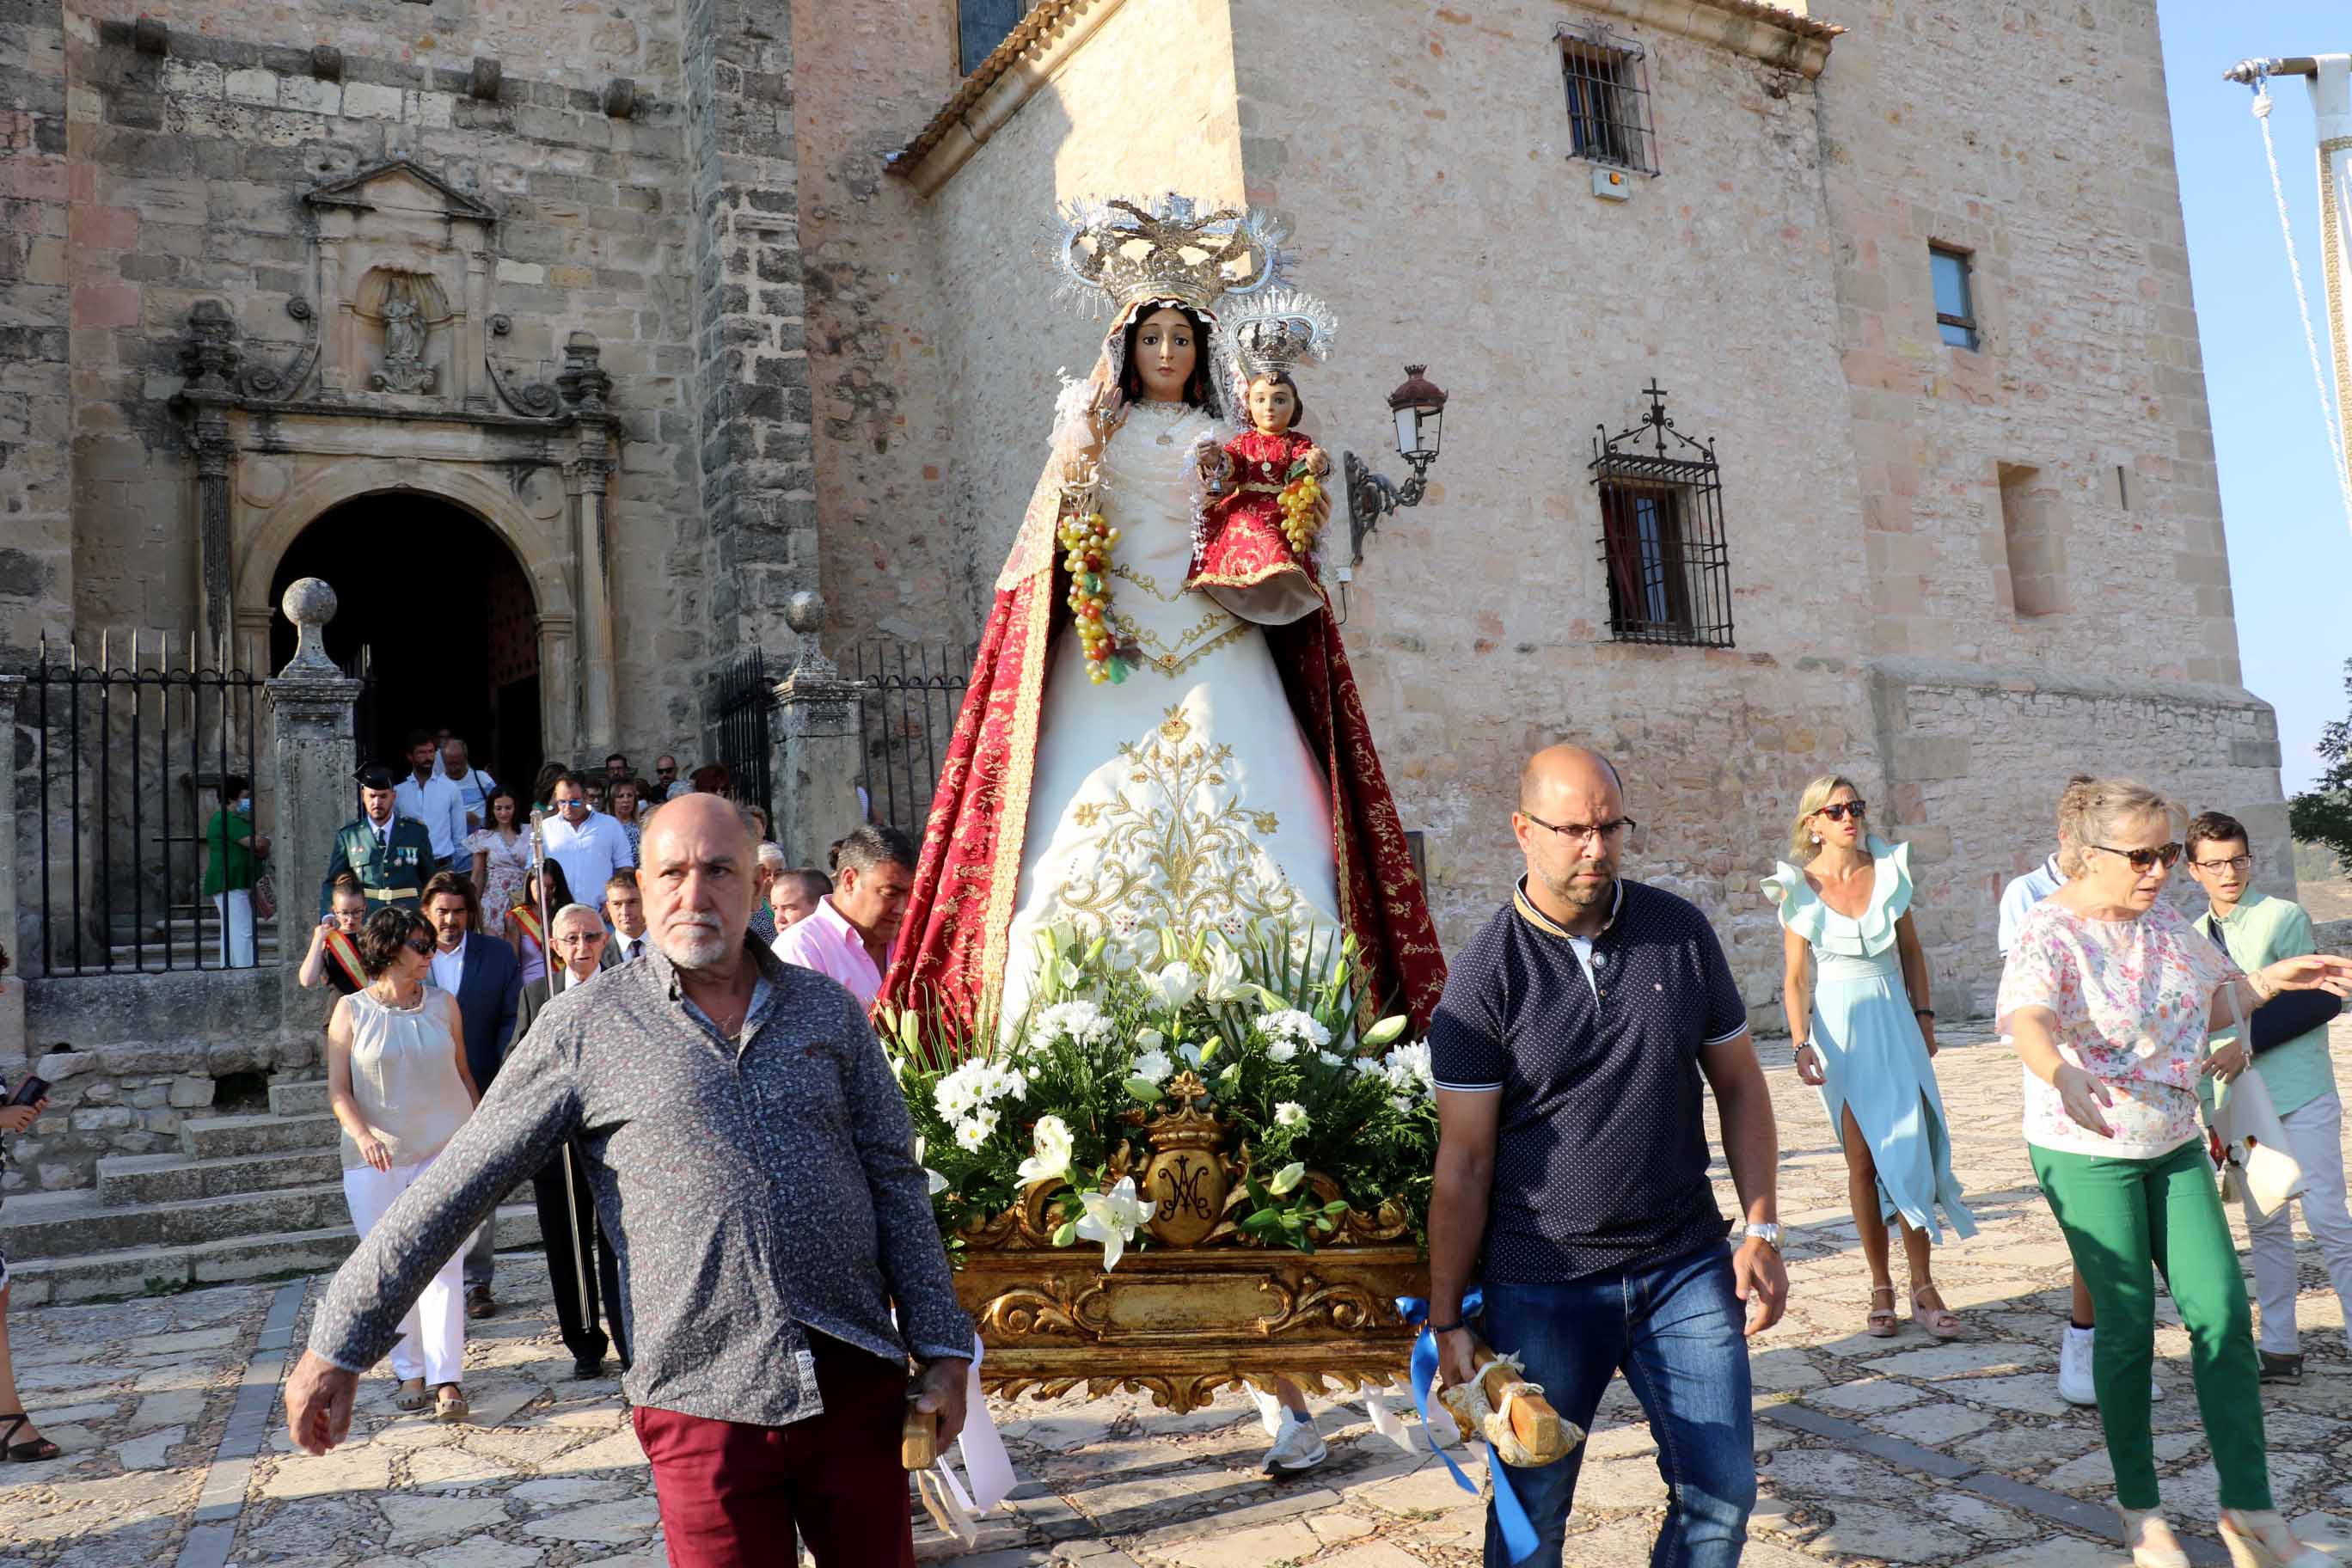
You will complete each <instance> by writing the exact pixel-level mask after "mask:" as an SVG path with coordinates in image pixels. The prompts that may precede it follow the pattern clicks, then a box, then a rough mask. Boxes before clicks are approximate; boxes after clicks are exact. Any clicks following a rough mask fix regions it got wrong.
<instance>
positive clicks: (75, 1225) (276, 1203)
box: [0, 1177, 351, 1268]
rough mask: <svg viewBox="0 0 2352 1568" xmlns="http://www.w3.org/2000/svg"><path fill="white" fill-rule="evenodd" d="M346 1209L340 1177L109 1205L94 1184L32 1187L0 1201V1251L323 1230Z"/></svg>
mask: <svg viewBox="0 0 2352 1568" xmlns="http://www.w3.org/2000/svg"><path fill="white" fill-rule="evenodd" d="M350 1218H351V1211H350V1210H349V1208H348V1207H346V1206H345V1204H344V1200H343V1184H342V1181H341V1178H340V1177H339V1178H338V1179H336V1180H335V1181H333V1182H322V1183H320V1184H318V1185H315V1186H308V1187H289V1188H286V1189H284V1190H282V1191H278V1192H268V1193H244V1194H236V1195H234V1196H228V1197H217V1198H201V1197H200V1198H184V1199H181V1200H179V1201H176V1202H171V1203H149V1204H137V1205H131V1206H128V1207H123V1208H110V1207H108V1206H107V1205H105V1204H103V1203H101V1202H100V1199H99V1195H98V1194H97V1192H96V1191H94V1190H92V1189H89V1188H83V1189H81V1190H79V1191H73V1192H61V1193H39V1194H35V1195H33V1196H31V1197H24V1198H11V1199H9V1200H8V1206H7V1207H6V1208H5V1209H0V1252H5V1253H6V1254H7V1256H8V1258H9V1264H10V1267H11V1268H14V1267H15V1264H16V1259H17V1258H26V1259H33V1258H75V1257H80V1256H83V1255H85V1254H89V1253H97V1252H117V1251H124V1250H128V1249H130V1248H133V1247H194V1246H196V1245H198V1244H200V1243H203V1242H207V1241H229V1240H234V1239H236V1238H239V1237H267V1236H269V1235H272V1234H274V1233H277V1232H281V1231H289V1232H290V1231H305V1230H323V1229H329V1228H331V1227H332V1226H337V1225H341V1224H343V1223H345V1222H347V1221H348V1220H349V1219H350Z"/></svg>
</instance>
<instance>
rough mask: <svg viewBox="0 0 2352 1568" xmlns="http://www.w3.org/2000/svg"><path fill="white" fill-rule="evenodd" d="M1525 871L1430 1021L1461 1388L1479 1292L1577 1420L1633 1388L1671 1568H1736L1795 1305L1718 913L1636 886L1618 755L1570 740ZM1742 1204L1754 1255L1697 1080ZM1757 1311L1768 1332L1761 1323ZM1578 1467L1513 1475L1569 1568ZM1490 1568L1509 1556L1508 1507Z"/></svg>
mask: <svg viewBox="0 0 2352 1568" xmlns="http://www.w3.org/2000/svg"><path fill="white" fill-rule="evenodd" d="M1511 825H1512V828H1513V830H1514V831H1515V832H1516V833H1517V837H1518V841H1519V848H1520V850H1521V851H1522V852H1523V853H1524V854H1525V855H1526V857H1527V863H1528V871H1527V875H1526V877H1525V878H1523V879H1521V880H1520V882H1519V884H1518V887H1517V890H1516V891H1515V892H1514V893H1513V895H1512V899H1511V901H1510V903H1508V904H1507V905H1506V906H1505V907H1504V908H1503V909H1502V910H1501V911H1500V912H1499V913H1497V914H1496V916H1495V917H1494V919H1492V920H1490V921H1487V922H1486V928H1485V929H1484V930H1482V931H1480V932H1479V933H1478V935H1477V936H1476V937H1475V939H1473V940H1472V942H1471V943H1470V945H1469V947H1468V948H1467V949H1466V950H1465V951H1464V952H1463V953H1462V955H1461V956H1460V957H1459V958H1457V959H1455V960H1454V963H1453V965H1452V968H1451V971H1450V975H1449V978H1448V979H1447V981H1446V984H1445V995H1444V999H1443V1000H1442V1001H1441V1002H1440V1003H1439V1004H1438V1007H1437V1013H1436V1016H1435V1017H1434V1018H1433V1020H1432V1021H1431V1024H1430V1029H1429V1047H1430V1057H1431V1065H1432V1068H1433V1070H1434V1073H1435V1076H1436V1079H1437V1117H1438V1148H1437V1179H1436V1189H1435V1192H1434V1194H1433V1196H1432V1199H1431V1203H1430V1210H1429V1276H1430V1292H1429V1294H1430V1322H1431V1325H1432V1326H1433V1328H1435V1329H1436V1330H1437V1331H1438V1336H1437V1342H1438V1355H1439V1366H1440V1368H1441V1370H1442V1371H1443V1373H1444V1377H1445V1381H1446V1382H1447V1383H1448V1384H1457V1383H1466V1382H1467V1381H1469V1378H1470V1375H1471V1367H1470V1351H1471V1342H1470V1335H1469V1333H1468V1331H1466V1329H1465V1326H1464V1324H1463V1321H1462V1298H1463V1293H1464V1292H1465V1290H1467V1289H1469V1288H1470V1286H1471V1285H1472V1284H1473V1283H1479V1284H1481V1285H1482V1287H1483V1289H1484V1290H1485V1293H1486V1308H1485V1317H1484V1320H1483V1321H1482V1323H1481V1324H1480V1327H1481V1329H1482V1330H1483V1331H1484V1334H1485V1337H1486V1342H1487V1343H1488V1344H1490V1345H1492V1346H1494V1348H1495V1349H1496V1352H1502V1353H1510V1354H1517V1355H1518V1356H1520V1357H1521V1358H1523V1359H1524V1360H1525V1362H1526V1364H1527V1375H1528V1379H1529V1380H1530V1381H1531V1382H1535V1383H1538V1384H1542V1385H1543V1388H1544V1393H1545V1394H1546V1396H1547V1397H1548V1398H1549V1399H1550V1401H1551V1403H1552V1405H1553V1406H1554V1407H1555V1408H1556V1409H1558V1410H1559V1414H1560V1415H1561V1416H1562V1417H1563V1418H1564V1419H1566V1420H1570V1421H1573V1422H1575V1423H1576V1424H1577V1425H1578V1426H1584V1427H1588V1428H1589V1427H1590V1426H1591V1424H1592V1415H1593V1411H1594V1410H1595V1408H1596V1407H1598V1405H1600V1403H1601V1394H1602V1392H1603V1391H1604V1390H1605V1389H1606V1388H1607V1387H1608V1386H1609V1379H1610V1378H1611V1376H1612V1374H1614V1373H1618V1372H1621V1371H1622V1373H1624V1374H1625V1381H1626V1382H1627V1383H1628V1384H1631V1385H1632V1387H1633V1394H1634V1396H1635V1397H1636V1398H1638V1399H1639V1400H1640V1401H1641V1402H1642V1408H1643V1410H1644V1411H1646V1412H1647V1413H1648V1415H1649V1417H1650V1429H1651V1431H1652V1432H1654V1434H1655V1435H1656V1436H1657V1440H1658V1469H1659V1472H1660V1473H1661V1474H1662V1475H1663V1476H1664V1479H1665V1482H1666V1488H1667V1491H1668V1494H1669V1500H1668V1502H1667V1506H1666V1517H1665V1521H1664V1523H1663V1524H1661V1525H1660V1526H1659V1528H1658V1542H1657V1546H1656V1549H1655V1552H1654V1554H1653V1556H1652V1557H1651V1562H1652V1563H1653V1564H1654V1568H1732V1564H1734V1563H1738V1561H1739V1553H1740V1550H1741V1546H1742V1544H1743V1543H1744V1542H1746V1540H1747V1538H1748V1510H1750V1509H1751V1508H1753V1507H1754V1506H1755V1502H1756V1451H1755V1434H1754V1428H1753V1425H1752V1421H1751V1418H1750V1415H1749V1410H1748V1347H1747V1343H1746V1339H1745V1335H1746V1334H1754V1333H1758V1332H1760V1331H1763V1330H1765V1329H1768V1328H1769V1327H1771V1326H1772V1325H1773V1324H1774V1323H1775V1322H1778V1321H1780V1312H1781V1309H1782V1307H1783V1305H1784V1303H1785V1302H1786V1300H1787V1298H1788V1293H1789V1279H1788V1275H1787V1273H1786V1272H1785V1271H1784V1270H1783V1269H1782V1268H1781V1266H1780V1226H1779V1225H1778V1224H1777V1223H1775V1219H1774V1216H1775V1214H1776V1212H1777V1210H1776V1206H1775V1204H1776V1198H1775V1181H1776V1176H1777V1170H1776V1167H1777V1166H1778V1164H1779V1162H1780V1134H1779V1131H1778V1130H1777V1128H1776V1127H1775V1126H1774V1123H1773V1119H1772V1101H1771V1097H1770V1093H1769V1090H1768V1089H1766V1087H1765V1083H1764V1073H1763V1069H1762V1068H1759V1066H1758V1065H1757V1061H1756V1048H1755V1045H1754V1043H1753V1042H1752V1041H1751V1040H1750V1039H1749V1037H1748V1015H1747V1009H1746V1007H1745V1005H1743V1004H1742V1003H1741V1001H1740V999H1739V992H1738V987H1737V986H1736V985H1734V984H1733V983H1732V978H1731V969H1730V966H1729V965H1728V964H1727V963H1725V962H1724V957H1723V948H1722V946H1721V944H1720V943H1718V942H1717V941H1716V937H1715V932H1714V931H1712V930H1710V929H1709V928H1708V926H1707V923H1706V916H1704V915H1702V914H1700V913H1699V911H1698V910H1696V909H1695V908H1693V907H1692V906H1691V905H1689V904H1688V903H1685V901H1683V900H1681V899H1678V898H1676V897H1675V896H1674V895H1673V894H1671V893H1668V892H1665V891H1663V890H1662V889H1657V888H1652V887H1646V886H1644V885H1643V884H1642V883H1640V882H1630V881H1624V880H1621V879H1619V877H1618V875H1617V858H1618V854H1619V851H1620V850H1621V849H1622V847H1623V845H1624V840H1625V836H1626V834H1627V833H1628V832H1629V831H1631V829H1632V828H1633V822H1632V821H1631V820H1630V819H1629V818H1628V817H1627V816H1625V808H1624V795H1623V786H1622V783H1621V782H1620V781H1619V779H1618V776H1617V771H1616V769H1615V768H1613V767H1612V766H1611V765H1610V763H1609V762H1608V760H1607V759H1606V758H1604V757H1601V756H1600V755H1599V754H1597V753H1596V752H1589V751H1586V750H1584V749H1583V748H1582V747H1580V746H1553V747H1551V748H1549V749H1548V750H1545V751H1541V752H1537V753H1536V754H1535V756H1534V757H1533V758H1531V759H1530V760H1529V761H1528V765H1527V770H1526V772H1524V773H1521V774H1520V777H1519V809H1518V811H1517V813H1515V814H1514V815H1513V816H1512V819H1511ZM1701 1079H1705V1080H1706V1084H1707V1086H1708V1087H1710V1088H1712V1089H1714V1091H1715V1099H1716V1105H1717V1109H1718V1110H1720V1112H1721V1115H1722V1120H1723V1145H1724V1150H1723V1152H1724V1158H1725V1161H1726V1162H1727V1163H1728V1164H1729V1165H1730V1167H1731V1179H1732V1182H1733V1184H1734V1185H1736V1186H1737V1187H1738V1191H1739V1200H1740V1204H1741V1206H1742V1207H1743V1208H1744V1209H1745V1210H1746V1212H1747V1221H1748V1225H1747V1235H1746V1238H1745V1239H1744V1240H1743V1241H1742V1242H1741V1243H1740V1245H1739V1247H1738V1249H1737V1250H1736V1251H1735V1250H1734V1249H1733V1248H1732V1247H1730V1246H1729V1245H1728V1244H1727V1241H1726V1239H1725V1237H1726V1234H1727V1231H1728V1229H1729V1226H1727V1224H1726V1222H1725V1220H1724V1217H1723V1215H1722V1213H1721V1211H1720V1210H1718V1209H1717V1206H1716V1202H1715V1190H1714V1188H1713V1186H1712V1185H1711V1184H1709V1182H1708V1180H1707V1173H1706V1171H1707V1147H1706V1121H1705V1120H1704V1116H1703V1111H1702V1108H1701V1095H1700V1080H1701ZM1742 1302H1751V1303H1753V1305H1754V1308H1755V1315H1754V1316H1753V1317H1752V1318H1749V1319H1748V1321H1747V1324H1746V1327H1745V1330H1744V1331H1743V1329H1742V1325H1741V1319H1742V1317H1743V1316H1745V1313H1744V1310H1743V1308H1742V1306H1741V1303H1742ZM1583 1462H1584V1451H1583V1449H1582V1448H1579V1449H1578V1450H1577V1451H1576V1452H1575V1453H1572V1454H1570V1455H1569V1456H1568V1458H1564V1459H1561V1460H1559V1461H1558V1462H1557V1463H1554V1464H1550V1465H1545V1466H1540V1467H1537V1468H1528V1469H1514V1470H1512V1471H1511V1472H1510V1481H1511V1485H1512V1488H1513V1489H1514V1490H1515V1491H1516V1492H1517V1495H1518V1498H1519V1500H1520V1502H1521V1503H1522V1504H1523V1505H1524V1506H1525V1507H1526V1509H1527V1511H1528V1519H1529V1520H1530V1521H1532V1522H1533V1523H1534V1525H1535V1527H1536V1529H1537V1531H1538V1532H1539V1534H1540V1536H1541V1540H1542V1543H1543V1544H1542V1546H1541V1548H1540V1549H1539V1550H1538V1552H1537V1554H1536V1556H1535V1558H1533V1559H1531V1560H1530V1561H1534V1562H1541V1563H1559V1561H1560V1553H1561V1539H1562V1536H1563V1534H1564V1532H1565V1531H1566V1527H1567V1523H1568V1511H1569V1505H1570V1502H1571V1500H1573V1499H1574V1497H1575V1494H1576V1477H1577V1472H1578V1470H1579V1469H1580V1468H1581V1467H1582V1465H1583ZM1486 1563H1487V1565H1488V1568H1508V1564H1509V1563H1510V1554H1509V1552H1508V1551H1507V1549H1506V1548H1505V1546H1504V1544H1503V1537H1502V1530H1501V1527H1500V1526H1499V1525H1498V1524H1497V1523H1496V1520H1495V1517H1494V1513H1493V1510H1492V1509H1491V1508H1490V1509H1489V1510H1488V1513H1487V1519H1486Z"/></svg>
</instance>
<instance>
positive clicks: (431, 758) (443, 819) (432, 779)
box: [392, 730, 470, 871]
mask: <svg viewBox="0 0 2352 1568" xmlns="http://www.w3.org/2000/svg"><path fill="white" fill-rule="evenodd" d="M440 755H441V749H440V746H439V745H438V744H437V743H436V742H435V741H434V739H433V737H432V736H431V735H429V734H427V733H426V732H425V731H422V730H411V731H409V732H408V776H407V777H406V778H404V779H403V780H401V781H400V783H399V784H398V785H397V786H396V787H395V788H394V790H393V792H392V793H393V799H394V805H396V807H397V809H398V810H399V812H400V815H401V816H413V817H415V819H416V820H417V821H419V822H421V823H423V824H425V833H426V834H427V835H429V836H430V837H431V838H432V840H433V868H434V869H435V870H436V871H446V870H448V869H449V868H450V867H451V866H452V865H453V864H454V863H455V862H456V860H457V851H458V850H459V849H460V848H461V847H464V845H465V842H466V835H467V832H469V831H470V829H468V828H467V826H466V803H465V800H464V797H462V796H461V795H459V794H458V793H457V785H456V784H451V783H450V782H449V781H448V780H447V779H446V778H443V777H441V776H440V775H439V774H438V773H436V772H435V771H434V766H433V764H434V763H435V762H436V761H437V760H438V759H439V757H440Z"/></svg>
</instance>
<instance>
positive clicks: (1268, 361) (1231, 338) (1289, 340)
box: [1217, 289, 1339, 385]
mask: <svg viewBox="0 0 2352 1568" xmlns="http://www.w3.org/2000/svg"><path fill="white" fill-rule="evenodd" d="M1338 331H1339V318H1338V317H1337V316H1334V315H1333V314H1332V313H1331V307H1330V306H1328V305H1327V304H1325V303H1324V302H1323V301H1322V300H1318V299H1317V298H1316V297H1315V296H1314V295H1312V294H1306V293H1301V292H1300V291H1299V290H1298V289H1269V290H1267V291H1266V292H1265V293H1262V294H1255V295H1252V296H1251V297H1250V298H1249V299H1248V300H1245V301H1244V302H1243V303H1242V305H1241V306H1240V307H1238V308H1237V309H1236V310H1234V311H1232V312H1231V313H1229V314H1228V315H1226V316H1225V317H1224V318H1223V320H1221V321H1219V322H1218V324H1217V335H1218V337H1219V338H1220V339H1221V340H1222V341H1223V344H1224V350H1225V353H1226V354H1227V355H1228V356H1229V357H1230V358H1231V359H1232V361H1233V363H1234V365H1235V366H1236V367H1237V369H1238V371H1239V377H1238V379H1239V381H1240V383H1241V384H1244V385H1246V384H1249V383H1250V382H1252V381H1255V380H1256V379H1257V378H1258V377H1259V376H1261V375H1271V374H1276V373H1277V372H1279V373H1282V374H1289V373H1290V372H1292V371H1295V370H1297V368H1298V367H1299V366H1300V365H1302V364H1320V363H1323V361H1324V359H1325V358H1326V357H1327V356H1328V354H1329V353H1330V352H1331V339H1332V336H1333V334H1335V333H1336V332H1338Z"/></svg>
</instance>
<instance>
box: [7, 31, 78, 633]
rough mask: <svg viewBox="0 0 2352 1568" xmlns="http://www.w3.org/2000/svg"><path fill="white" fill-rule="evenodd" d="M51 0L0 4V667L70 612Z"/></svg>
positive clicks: (60, 145) (63, 194)
mask: <svg viewBox="0 0 2352 1568" xmlns="http://www.w3.org/2000/svg"><path fill="white" fill-rule="evenodd" d="M59 22H60V16H59V13H58V8H57V7H56V6H55V5H13V6H10V7H7V8H6V9H5V10H0V106H5V107H0V365H5V367H6V371H5V375H4V376H0V518H5V520H6V522H5V527H0V668H7V669H16V668H21V667H23V666H24V665H25V664H26V663H29V662H30V660H31V658H32V653H33V649H34V648H35V647H37V645H38V643H39V641H40V638H41V634H42V633H43V632H44V631H45V630H46V631H52V632H55V631H62V630H63V629H64V627H65V626H67V624H68V622H69V621H70V620H71V619H72V609H71V605H72V603H73V521H72V501H71V484H70V482H69V477H68V468H67V461H66V453H67V447H68V440H69V438H70V437H71V433H72V428H73V414H72V393H73V388H72V380H71V371H70V368H69V363H70V362H69V356H68V345H69V334H70V332H71V330H72V312H73V310H75V309H76V305H75V298H76V291H75V289H74V287H73V283H72V281H71V279H70V276H69V272H68V266H67V258H68V247H69V245H70V243H71V234H70V230H71V228H72V226H73V212H74V207H73V190H74V185H73V181H72V178H71V174H70V170H69V164H68V158H67V150H66V142H67V136H66V71H65V33H64V30H63V28H62V27H61V26H59Z"/></svg>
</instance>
